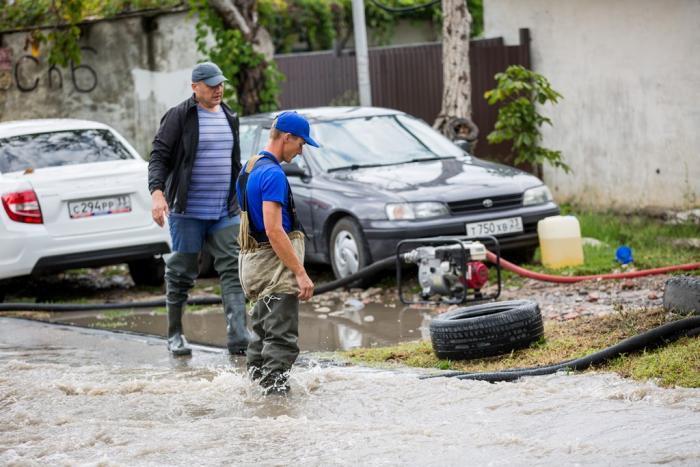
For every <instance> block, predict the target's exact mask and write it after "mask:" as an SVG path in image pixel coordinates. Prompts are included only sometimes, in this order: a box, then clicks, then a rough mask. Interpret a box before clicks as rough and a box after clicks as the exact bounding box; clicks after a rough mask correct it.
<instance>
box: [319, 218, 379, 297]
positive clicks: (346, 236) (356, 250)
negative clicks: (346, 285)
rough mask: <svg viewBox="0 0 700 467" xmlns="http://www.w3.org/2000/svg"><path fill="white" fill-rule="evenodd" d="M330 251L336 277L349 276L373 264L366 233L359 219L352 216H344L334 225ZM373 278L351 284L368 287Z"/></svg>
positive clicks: (329, 245)
mask: <svg viewBox="0 0 700 467" xmlns="http://www.w3.org/2000/svg"><path fill="white" fill-rule="evenodd" d="M328 253H329V256H330V259H331V266H332V267H333V274H334V275H335V277H336V279H342V278H343V277H347V276H349V275H351V274H354V273H356V272H357V271H359V270H360V269H362V268H364V267H367V266H369V265H370V264H371V258H370V254H369V247H368V245H367V240H366V239H365V234H364V233H363V232H362V228H361V227H360V225H359V224H358V223H357V221H356V220H355V219H353V218H351V217H343V218H342V219H340V220H339V221H338V222H336V224H335V225H334V226H333V230H331V235H330V239H329V244H328ZM372 279H373V278H372V277H367V278H363V279H359V280H358V281H357V282H353V283H352V284H351V286H352V287H366V286H368V285H370V284H371V283H372V282H373V281H372Z"/></svg>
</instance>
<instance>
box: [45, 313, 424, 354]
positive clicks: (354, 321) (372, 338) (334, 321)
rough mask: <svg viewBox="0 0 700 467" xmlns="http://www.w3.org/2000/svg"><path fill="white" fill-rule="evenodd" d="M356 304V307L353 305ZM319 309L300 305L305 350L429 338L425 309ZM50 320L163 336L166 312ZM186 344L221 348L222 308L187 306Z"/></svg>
mask: <svg viewBox="0 0 700 467" xmlns="http://www.w3.org/2000/svg"><path fill="white" fill-rule="evenodd" d="M356 308H359V307H356ZM356 308H352V307H348V306H345V307H343V306H339V307H332V308H331V307H323V308H320V309H321V311H319V307H317V306H313V305H311V304H306V303H304V304H302V305H301V307H300V310H299V348H300V349H301V350H302V351H308V352H326V351H335V350H348V349H352V348H356V347H373V346H385V345H392V344H397V343H399V342H406V341H412V340H419V339H428V338H429V337H430V333H429V330H428V325H429V321H430V315H429V313H427V312H426V311H425V310H417V309H413V308H404V307H392V306H384V305H382V304H368V305H365V306H364V308H362V309H359V310H358V309H356ZM51 321H54V322H59V323H65V324H75V325H79V326H85V327H92V328H102V329H112V330H122V331H132V332H137V333H143V334H151V335H156V336H164V335H165V334H166V330H167V316H166V315H165V314H164V313H163V312H153V311H142V310H137V311H133V312H132V311H124V312H121V311H113V312H105V313H60V314H59V313H54V314H53V315H52V317H51ZM184 328H185V335H186V336H187V339H188V340H189V341H190V342H194V343H200V344H205V345H212V346H217V347H224V346H225V345H226V323H225V321H224V316H223V311H222V310H221V308H220V307H211V308H207V309H205V310H201V309H199V310H197V309H195V310H191V311H188V312H186V313H185V317H184Z"/></svg>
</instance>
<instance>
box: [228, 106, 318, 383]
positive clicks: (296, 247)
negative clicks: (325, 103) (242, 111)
mask: <svg viewBox="0 0 700 467" xmlns="http://www.w3.org/2000/svg"><path fill="white" fill-rule="evenodd" d="M309 130H310V127H309V122H308V121H307V120H306V119H305V118H304V117H303V116H301V115H300V114H298V113H296V112H283V113H281V114H279V115H278V116H277V118H275V120H274V122H273V123H272V128H271V130H270V136H269V139H268V141H267V145H266V146H265V148H264V149H263V150H262V151H260V152H259V153H258V155H256V156H253V157H252V158H251V159H250V160H249V161H248V163H246V166H245V167H244V168H243V170H242V171H241V174H240V175H239V177H238V182H237V184H236V190H237V193H238V199H239V200H240V203H241V209H242V212H241V228H240V231H239V232H240V233H239V237H238V243H239V245H240V247H241V254H240V271H241V284H242V285H243V289H244V290H245V293H246V296H247V297H248V298H249V299H250V300H251V301H252V302H255V306H254V308H253V310H252V314H251V325H252V328H253V332H254V334H255V336H254V337H253V339H252V340H251V342H250V343H249V344H248V351H247V366H248V373H249V375H250V377H251V378H252V379H253V380H259V381H260V385H261V386H262V388H263V391H264V393H265V394H286V393H287V392H288V391H289V385H288V383H287V381H288V378H289V371H290V370H291V368H292V365H293V364H294V361H295V360H296V358H297V356H298V355H299V346H298V344H297V340H298V336H299V300H308V299H310V298H311V296H312V295H313V291H314V284H313V282H312V281H311V279H310V278H309V276H308V275H307V273H306V270H305V269H304V233H303V229H302V227H301V224H300V223H299V220H298V218H297V215H296V210H295V209H294V198H293V196H292V190H291V188H290V186H289V182H288V181H287V177H286V176H285V174H284V171H283V170H282V166H281V165H280V163H282V162H286V163H289V162H291V161H292V159H294V158H295V157H296V156H297V155H299V154H301V152H302V149H303V147H304V144H309V145H311V146H315V147H318V143H316V141H314V140H313V139H312V138H311V136H310V134H309Z"/></svg>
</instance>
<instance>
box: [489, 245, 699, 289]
mask: <svg viewBox="0 0 700 467" xmlns="http://www.w3.org/2000/svg"><path fill="white" fill-rule="evenodd" d="M486 259H488V260H489V261H490V262H492V263H494V264H495V263H496V255H495V254H494V253H491V252H490V251H486ZM501 266H503V268H504V269H507V270H509V271H512V272H514V273H516V274H518V275H520V276H523V277H529V278H530V279H536V280H538V281H543V282H561V283H567V284H569V283H572V282H581V281H590V280H597V279H631V278H633V277H642V276H652V275H654V274H665V273H667V272H671V271H692V270H694V269H700V263H689V264H679V265H676V266H666V267H663V268H655V269H645V270H643V271H630V272H621V273H617V274H596V275H593V276H554V275H551V274H542V273H539V272H534V271H530V270H528V269H525V268H521V267H520V266H516V265H515V264H513V263H511V262H510V261H506V260H505V259H503V258H501Z"/></svg>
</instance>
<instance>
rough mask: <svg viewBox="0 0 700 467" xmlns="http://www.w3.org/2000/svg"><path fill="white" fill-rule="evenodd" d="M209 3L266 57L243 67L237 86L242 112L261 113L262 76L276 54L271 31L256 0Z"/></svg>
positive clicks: (223, 0)
mask: <svg viewBox="0 0 700 467" xmlns="http://www.w3.org/2000/svg"><path fill="white" fill-rule="evenodd" d="M209 5H211V7H212V8H213V9H214V10H215V11H216V12H217V13H218V14H219V16H220V17H221V19H222V20H223V21H224V25H226V27H228V28H231V29H238V30H239V31H241V32H242V33H243V36H244V37H245V39H246V40H247V41H248V42H250V43H251V44H252V45H253V50H254V51H255V52H258V53H260V54H262V55H263V56H264V57H265V60H263V61H262V62H261V63H260V64H259V65H257V66H255V67H252V68H245V69H241V72H240V80H239V85H238V89H236V94H237V95H238V101H239V103H240V104H241V107H242V109H243V114H244V115H247V114H252V113H256V112H259V111H260V103H261V99H260V93H261V92H262V89H263V85H264V84H265V80H264V79H263V76H264V74H265V73H266V71H267V67H268V63H269V62H270V61H271V60H272V57H273V55H274V52H275V46H274V43H273V42H272V37H270V33H268V32H267V30H266V29H265V28H263V27H262V26H260V24H259V23H258V11H257V6H256V0H209Z"/></svg>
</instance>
